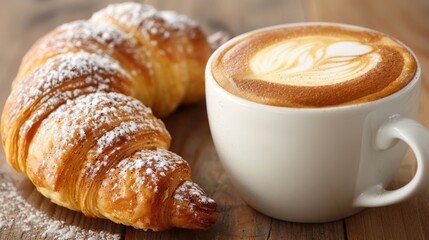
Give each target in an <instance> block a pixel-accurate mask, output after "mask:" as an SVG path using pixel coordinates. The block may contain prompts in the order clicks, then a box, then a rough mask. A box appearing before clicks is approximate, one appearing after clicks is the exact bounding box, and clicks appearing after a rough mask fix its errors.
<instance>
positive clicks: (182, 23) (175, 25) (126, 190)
mask: <svg viewBox="0 0 429 240" xmlns="http://www.w3.org/2000/svg"><path fill="white" fill-rule="evenodd" d="M210 53H211V50H210V46H209V43H208V42H207V40H206V37H205V35H204V33H203V32H202V31H201V30H200V28H199V26H198V25H197V24H196V23H195V22H194V21H192V20H189V19H188V18H186V17H185V16H181V15H178V14H176V13H174V12H170V11H157V10H156V9H155V8H153V7H152V6H149V5H143V4H139V3H122V4H115V5H109V6H108V7H107V8H105V9H102V10H100V11H98V12H96V13H95V14H94V15H93V16H92V17H91V18H90V19H89V20H87V21H75V22H72V23H68V24H64V25H62V26H59V27H58V28H56V29H55V30H53V31H52V32H51V33H49V34H47V35H46V36H45V37H42V38H41V39H40V40H39V41H38V42H37V43H35V45H34V46H33V47H32V48H31V49H30V51H29V52H28V53H27V54H26V55H25V57H24V59H23V61H22V64H21V66H20V69H19V72H18V74H17V77H16V78H15V80H14V82H13V84H12V91H11V94H10V95H9V97H8V99H7V101H6V104H5V107H4V110H3V114H2V118H1V134H2V143H3V146H4V149H5V152H6V155H7V160H8V162H9V163H10V165H11V166H13V167H14V168H15V169H16V170H18V171H21V172H23V173H24V174H25V175H26V176H27V177H28V178H29V179H30V180H31V181H32V182H33V184H34V185H35V186H36V188H37V190H38V191H39V192H41V193H42V194H43V195H44V196H46V197H47V198H49V199H51V201H53V202H54V203H56V204H58V205H61V206H64V207H66V208H69V209H72V210H76V211H81V212H82V213H84V214H85V215H86V216H89V217H98V218H107V219H110V220H112V221H114V222H116V223H121V224H125V225H130V226H133V227H135V228H139V229H145V230H147V229H152V230H154V231H160V230H165V229H169V228H172V227H181V228H190V229H206V228H208V227H209V226H211V225H212V224H213V223H214V222H215V221H216V218H217V213H216V203H215V202H214V201H213V200H212V199H211V198H209V197H208V196H207V195H206V193H204V191H203V190H202V189H201V188H200V187H199V186H198V185H197V184H195V183H193V182H192V181H191V177H190V175H191V170H190V167H189V165H188V164H187V162H186V161H185V160H183V159H182V158H181V157H179V156H178V155H176V154H174V153H172V152H170V151H168V150H167V149H168V148H169V145H170V135H169V133H168V132H167V130H166V128H165V126H164V124H163V123H162V121H161V120H159V119H158V118H157V117H162V116H166V115H168V114H169V113H171V112H172V111H174V110H175V109H176V108H177V106H178V105H179V104H190V103H194V102H197V101H199V100H201V99H202V98H203V97H204V77H203V74H204V66H205V63H206V60H207V59H208V57H209V55H210ZM155 116H157V117H155Z"/></svg>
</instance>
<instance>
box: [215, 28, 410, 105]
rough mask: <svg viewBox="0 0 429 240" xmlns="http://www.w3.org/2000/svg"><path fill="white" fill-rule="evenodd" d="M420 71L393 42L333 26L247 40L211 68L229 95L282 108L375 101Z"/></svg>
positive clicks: (270, 32) (274, 31)
mask: <svg viewBox="0 0 429 240" xmlns="http://www.w3.org/2000/svg"><path fill="white" fill-rule="evenodd" d="M416 69H417V63H416V60H415V59H414V57H413V55H412V54H411V53H410V52H409V50H408V49H407V48H406V47H404V46H403V45H402V44H401V43H400V42H398V41H397V40H395V39H393V38H391V37H390V36H387V35H385V34H383V33H379V32H375V31H371V30H366V29H362V28H354V27H348V26H346V25H329V24H323V25H318V24H314V25H312V24H306V25H298V26H284V27H282V26H280V27H277V28H271V29H264V30H261V31H256V32H253V33H250V34H246V35H243V36H241V37H239V38H236V39H234V40H232V41H231V42H229V43H228V44H226V45H225V46H224V47H223V48H221V49H219V51H217V52H216V53H215V55H214V59H213V61H212V63H211V71H212V75H213V78H214V79H215V80H216V82H217V83H218V84H219V85H220V86H221V87H223V88H224V89H225V90H226V91H228V92H230V93H232V94H234V95H236V96H238V97H242V98H245V99H247V100H250V101H254V102H258V103H262V104H268V105H274V106H284V107H324V106H335V105H344V104H357V103H364V102H370V101H374V100H377V99H380V98H383V97H385V96H388V95H390V94H393V93H395V92H397V91H398V90H400V89H401V88H403V87H404V86H406V85H407V84H408V83H409V82H410V81H411V80H412V79H413V77H414V75H415V73H416Z"/></svg>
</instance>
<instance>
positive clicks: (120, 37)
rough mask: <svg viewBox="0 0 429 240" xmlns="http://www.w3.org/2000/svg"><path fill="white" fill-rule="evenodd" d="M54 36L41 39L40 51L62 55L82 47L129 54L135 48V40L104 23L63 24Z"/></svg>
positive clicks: (78, 22) (98, 51) (80, 22)
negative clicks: (116, 50) (44, 50)
mask: <svg viewBox="0 0 429 240" xmlns="http://www.w3.org/2000/svg"><path fill="white" fill-rule="evenodd" d="M54 34H55V35H54V36H52V35H48V36H47V37H46V38H44V39H43V41H42V44H41V45H40V47H41V48H42V49H49V50H51V51H52V50H54V51H55V52H56V53H63V52H68V51H70V49H73V48H82V47H84V48H85V49H89V50H91V51H92V52H95V53H103V54H105V53H106V50H107V51H108V53H112V52H113V50H115V49H117V48H119V47H120V48H121V49H124V50H128V51H130V52H131V49H133V48H134V47H135V46H136V40H135V39H134V38H132V37H131V36H130V35H129V34H127V33H125V32H123V31H122V30H121V29H120V28H117V27H115V26H114V25H111V24H105V23H97V24H95V23H92V22H89V21H83V20H79V21H75V22H71V23H65V24H63V25H61V26H59V27H58V28H57V29H56V30H55V32H54ZM121 46H122V47H121ZM123 46H125V47H123Z"/></svg>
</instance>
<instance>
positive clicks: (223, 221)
mask: <svg viewBox="0 0 429 240" xmlns="http://www.w3.org/2000/svg"><path fill="white" fill-rule="evenodd" d="M110 2H115V1H111V0H105V1H104V0H95V1H85V0H79V1H72V0H61V1H52V0H51V1H49V0H46V1H41V0H28V1H17V0H2V1H1V2H0V30H1V31H0V52H1V55H0V93H1V95H0V106H1V107H3V104H4V102H5V99H6V97H7V95H8V93H9V91H10V90H9V89H10V84H11V82H12V79H13V77H14V76H15V74H16V72H17V68H18V65H19V62H20V60H21V58H22V56H23V54H24V53H25V52H26V51H27V50H28V49H29V47H30V46H31V44H32V43H33V42H34V41H35V40H36V39H37V38H38V37H40V36H42V35H43V34H45V33H47V32H48V31H49V30H51V29H53V28H54V27H55V26H57V25H59V24H61V23H64V22H68V21H72V20H75V19H80V18H88V17H89V16H90V15H91V13H92V12H93V11H95V10H97V9H100V8H102V7H103V6H105V5H106V4H107V3H110ZM146 3H151V4H154V5H155V6H156V7H157V8H159V9H173V10H176V11H178V12H181V13H184V14H187V15H189V16H191V17H192V18H195V19H197V20H198V21H199V22H200V23H201V24H202V25H203V27H204V28H205V30H206V31H207V32H213V31H215V30H224V31H228V32H230V33H232V34H233V35H236V34H240V33H243V32H246V31H249V30H252V29H256V28H260V27H264V26H268V25H274V24H280V23H287V22H298V21H333V22H344V23H351V24H356V25H362V26H366V27H370V28H374V29H377V30H380V31H383V32H386V33H389V34H392V35H393V36H395V37H397V38H399V39H401V40H402V41H403V42H405V43H406V44H408V45H409V46H410V47H411V48H412V49H414V50H415V51H416V53H417V55H418V57H419V58H420V60H421V63H422V66H423V71H424V72H427V71H429V24H428V23H429V2H428V1H425V0H407V1H405V0H403V1H401V0H392V1H388V0H384V1H372V0H361V1H358V0H355V1H353V0H325V1H318V0H306V1H300V0H288V1H281V0H271V1H262V0H261V1H256V0H245V1H230V0H218V1H198V0H186V1H176V0H162V1H155V0H153V1H146ZM423 82H424V84H423V90H422V94H421V106H420V111H419V115H418V120H419V121H420V122H422V123H423V124H424V125H425V126H426V127H429V78H428V77H427V75H426V74H424V75H423ZM165 122H166V125H167V128H168V129H169V131H170V133H171V135H172V137H173V142H172V151H174V152H177V153H178V154H180V155H181V156H183V157H184V158H185V159H186V160H187V161H188V162H189V164H190V165H191V167H192V169H193V179H194V181H195V182H197V183H199V184H200V185H201V186H202V187H203V188H204V189H205V190H206V191H207V192H208V194H209V195H210V196H212V197H213V198H214V199H215V200H216V201H217V203H218V211H219V220H218V222H217V223H216V225H215V226H213V228H211V229H209V230H207V231H190V230H180V229H173V230H170V231H166V232H163V233H153V232H151V231H149V232H144V231H141V230H135V229H133V228H131V227H125V226H122V225H118V224H114V223H112V222H110V221H107V220H99V219H89V218H87V217H85V216H83V215H82V214H81V213H77V212H73V211H70V210H67V209H65V208H61V207H58V206H56V205H54V204H52V203H51V202H50V201H49V200H48V199H46V198H44V197H42V196H41V195H40V194H39V193H38V192H37V191H36V190H35V188H34V187H33V186H32V185H31V183H30V182H29V181H28V180H26V179H25V178H24V177H23V176H22V175H20V174H18V173H16V172H14V171H13V170H12V169H11V168H10V167H9V166H8V165H7V164H6V163H5V162H6V161H5V156H4V152H3V149H1V148H0V151H1V152H0V173H1V174H0V184H1V183H2V184H3V185H4V184H6V183H11V184H12V185H8V186H12V187H13V188H15V189H16V193H15V194H16V195H17V196H19V197H20V198H21V199H23V201H25V204H26V205H25V206H29V207H31V208H32V209H31V211H38V212H41V213H42V214H43V216H45V217H46V216H47V217H49V218H52V219H53V221H57V222H58V221H63V222H64V223H63V225H61V226H66V227H68V228H73V229H78V230H79V231H78V232H79V233H80V235H78V236H77V237H80V238H88V237H89V236H95V237H96V238H102V237H114V238H117V239H429V191H426V192H424V193H422V194H421V195H419V196H417V197H414V198H412V199H410V200H408V201H406V202H403V203H400V204H396V205H393V206H388V207H382V208H374V209H367V210H365V211H363V212H361V213H359V214H357V215H355V216H352V217H350V218H347V219H345V220H340V221H336V222H331V223H324V224H297V223H290V222H282V221H278V220H274V219H271V218H269V217H266V216H264V215H261V214H259V213H258V212H256V211H254V210H253V209H251V208H250V207H248V206H247V205H246V204H245V203H244V202H243V201H242V200H241V199H240V197H239V196H238V195H237V193H236V191H235V190H234V188H233V186H231V184H230V181H229V180H228V178H227V176H226V175H225V172H224V170H223V168H222V166H221V165H220V163H219V160H218V156H217V154H216V151H215V149H214V147H213V142H212V139H211V135H210V131H209V128H208V122H207V116H206V109H205V104H204V103H201V104H198V105H196V106H192V107H187V108H181V109H179V110H178V111H177V112H176V113H175V114H173V115H172V116H170V117H168V118H166V119H165ZM414 172H415V161H414V157H413V156H412V154H410V153H409V154H408V155H407V156H406V158H405V159H404V161H403V163H402V165H401V168H400V170H399V171H398V173H397V175H396V178H395V179H394V181H393V183H392V185H391V187H392V188H397V187H399V186H402V185H404V184H406V183H407V182H408V181H409V179H410V178H411V177H412V176H413V174H414ZM3 194H4V192H3ZM9 200H10V199H9ZM10 201H11V202H10V204H8V203H7V202H6V203H4V204H3V205H1V206H0V213H1V212H2V211H4V210H5V209H6V208H10V207H11V206H13V204H12V203H13V201H14V200H10ZM16 214H19V213H16ZM22 214H27V213H25V212H24V213H22ZM9 217H10V216H9ZM12 218H13V216H12ZM25 221H26V222H28V223H29V224H30V228H28V223H26V227H25V228H23V223H20V222H15V223H14V224H13V225H12V226H11V227H9V228H2V230H1V232H0V239H19V238H22V239H45V238H46V239H50V238H53V237H55V236H57V237H59V236H60V235H59V234H57V235H55V234H54V235H46V234H45V235H46V236H43V233H44V229H43V228H41V229H38V228H31V221H32V219H31V218H29V219H26V220H25ZM0 228H1V224H0ZM45 228H46V226H45ZM102 231H104V232H102ZM59 233H60V231H59ZM99 233H103V234H104V235H102V234H99ZM62 237H67V235H62Z"/></svg>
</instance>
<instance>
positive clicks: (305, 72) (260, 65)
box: [246, 36, 381, 86]
mask: <svg viewBox="0 0 429 240" xmlns="http://www.w3.org/2000/svg"><path fill="white" fill-rule="evenodd" d="M380 61H381V56H380V55H379V54H378V53H375V52H374V51H373V48H372V47H371V46H369V45H365V44H362V43H360V42H357V41H346V40H344V39H340V38H335V37H331V36H305V37H298V38H293V39H289V40H285V41H281V42H278V43H276V44H273V45H270V46H267V47H265V48H262V49H260V50H259V51H258V52H257V53H256V54H254V56H253V57H252V58H251V59H250V62H249V67H250V70H251V73H250V75H249V76H246V77H248V78H250V79H258V80H264V81H267V82H272V83H279V84H288V85H294V86H323V85H331V84H336V83H341V82H345V81H348V80H351V79H355V78H358V77H359V76H362V75H364V74H365V73H367V72H368V71H370V70H371V69H373V68H375V67H376V65H377V63H379V62H380Z"/></svg>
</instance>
